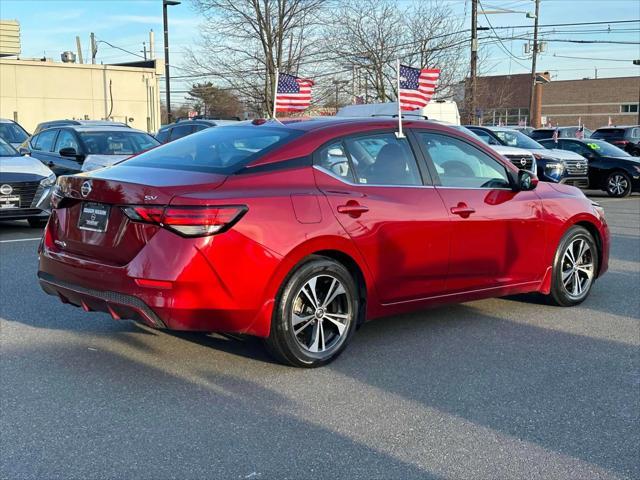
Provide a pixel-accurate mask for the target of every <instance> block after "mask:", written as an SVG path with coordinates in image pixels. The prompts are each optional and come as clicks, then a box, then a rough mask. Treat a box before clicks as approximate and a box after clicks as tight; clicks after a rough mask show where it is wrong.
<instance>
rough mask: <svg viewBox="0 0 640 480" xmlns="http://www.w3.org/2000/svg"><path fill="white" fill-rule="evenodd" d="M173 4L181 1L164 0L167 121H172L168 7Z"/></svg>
mask: <svg viewBox="0 0 640 480" xmlns="http://www.w3.org/2000/svg"><path fill="white" fill-rule="evenodd" d="M172 5H180V2H178V1H177V0H162V23H163V26H164V78H165V86H164V87H165V94H166V98H167V100H166V101H167V123H171V80H170V74H169V22H168V21H167V7H168V6H172Z"/></svg>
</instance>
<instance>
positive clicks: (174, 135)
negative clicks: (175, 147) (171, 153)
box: [169, 125, 193, 140]
mask: <svg viewBox="0 0 640 480" xmlns="http://www.w3.org/2000/svg"><path fill="white" fill-rule="evenodd" d="M190 133H193V125H179V126H177V127H173V128H172V129H171V135H169V138H171V140H177V139H178V138H182V137H186V136H187V135H189V134H190Z"/></svg>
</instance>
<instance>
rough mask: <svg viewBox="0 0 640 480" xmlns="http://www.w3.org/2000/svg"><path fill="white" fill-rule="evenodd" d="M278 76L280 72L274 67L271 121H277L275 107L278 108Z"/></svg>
mask: <svg viewBox="0 0 640 480" xmlns="http://www.w3.org/2000/svg"><path fill="white" fill-rule="evenodd" d="M279 76H280V72H279V70H278V67H276V81H275V84H274V86H273V119H274V120H277V118H276V107H277V106H278V77H279Z"/></svg>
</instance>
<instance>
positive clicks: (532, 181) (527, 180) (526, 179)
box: [518, 170, 539, 191]
mask: <svg viewBox="0 0 640 480" xmlns="http://www.w3.org/2000/svg"><path fill="white" fill-rule="evenodd" d="M538 181H539V180H538V177H537V176H536V175H535V174H533V173H531V172H529V171H528V170H520V171H519V172H518V190H520V191H528V190H533V189H534V188H536V187H537V186H538Z"/></svg>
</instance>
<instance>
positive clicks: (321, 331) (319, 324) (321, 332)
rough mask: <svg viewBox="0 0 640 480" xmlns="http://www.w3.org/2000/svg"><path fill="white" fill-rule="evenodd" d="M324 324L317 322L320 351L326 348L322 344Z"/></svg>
mask: <svg viewBox="0 0 640 480" xmlns="http://www.w3.org/2000/svg"><path fill="white" fill-rule="evenodd" d="M323 324H324V322H323V321H322V320H321V321H319V322H318V328H319V329H320V348H322V351H324V350H325V348H326V346H325V343H324V325H323Z"/></svg>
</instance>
